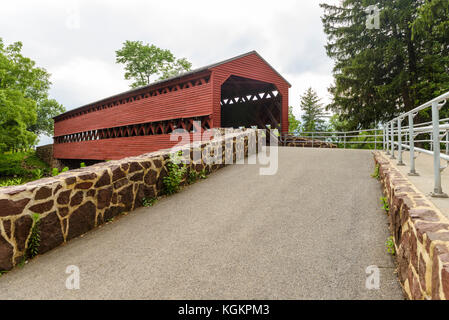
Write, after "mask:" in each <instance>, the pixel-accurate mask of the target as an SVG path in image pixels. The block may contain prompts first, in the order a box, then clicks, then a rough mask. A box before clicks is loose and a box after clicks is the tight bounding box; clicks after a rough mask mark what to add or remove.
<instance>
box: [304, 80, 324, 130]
mask: <svg viewBox="0 0 449 320" xmlns="http://www.w3.org/2000/svg"><path fill="white" fill-rule="evenodd" d="M320 100H321V99H320V98H318V95H317V93H316V92H315V91H314V90H313V89H312V88H309V89H307V90H306V92H305V93H304V94H303V95H302V96H301V109H302V110H303V112H304V114H303V116H302V123H303V130H304V131H305V132H315V131H325V130H326V122H325V120H324V117H325V115H326V114H325V110H324V107H323V105H322V104H321V103H320Z"/></svg>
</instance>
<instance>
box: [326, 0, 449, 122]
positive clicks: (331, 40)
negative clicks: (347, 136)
mask: <svg viewBox="0 0 449 320" xmlns="http://www.w3.org/2000/svg"><path fill="white" fill-rule="evenodd" d="M444 1H445V2H446V3H447V0H443V1H441V2H444ZM432 2H434V1H425V0H378V1H377V0H376V1H374V0H344V1H342V2H341V3H340V4H339V5H329V4H321V7H322V8H323V9H324V15H323V17H322V21H323V25H324V31H325V33H326V34H327V36H328V43H327V45H326V51H327V54H328V56H329V57H331V58H333V59H334V60H335V65H334V71H333V72H334V78H335V83H334V85H333V86H331V88H330V90H329V91H330V93H331V94H332V96H333V102H332V103H331V104H330V105H329V106H328V108H329V109H331V110H333V111H335V112H336V113H339V114H340V116H341V118H342V119H344V120H349V123H350V124H351V125H352V126H353V127H352V128H353V129H356V128H367V127H371V126H373V125H375V124H377V123H380V122H382V121H385V120H390V119H391V118H392V117H393V116H395V115H397V114H398V113H400V112H403V111H409V110H411V109H413V108H414V107H416V106H418V105H419V104H421V103H423V102H425V101H427V100H430V99H432V98H433V97H435V96H437V95H439V94H441V93H442V92H445V91H447V90H449V73H448V72H447V71H448V63H447V58H446V57H447V49H448V45H447V43H448V40H447V39H449V38H448V37H446V38H445V39H444V37H443V31H442V30H446V23H445V22H447V14H446V15H444V12H446V11H444V10H445V9H444V6H443V9H441V8H440V9H439V10H434V11H433V12H434V13H435V14H436V15H437V21H440V22H441V23H438V27H436V26H431V27H429V26H428V24H427V23H428V22H419V23H418V22H416V21H421V19H424V18H423V16H424V12H425V11H426V10H425V6H430V7H432V6H433V5H431V4H429V3H432ZM436 2H440V1H439V0H435V3H436ZM373 4H377V6H378V7H379V8H380V9H381V11H380V28H379V29H376V28H374V29H368V28H367V27H366V20H367V13H366V8H367V7H368V6H369V5H373ZM429 10H430V9H429ZM426 20H428V19H424V20H423V21H426ZM418 24H419V25H420V27H418ZM414 25H416V27H415V29H416V31H415V33H413V30H412V29H413V26H414ZM426 25H427V27H423V26H426ZM429 28H430V29H432V28H435V29H438V30H439V31H435V30H434V31H431V30H427V32H424V30H423V29H429ZM444 32H445V31H444ZM443 53H446V55H445V57H443V56H442V54H443ZM420 116H421V117H424V118H425V117H426V115H420Z"/></svg>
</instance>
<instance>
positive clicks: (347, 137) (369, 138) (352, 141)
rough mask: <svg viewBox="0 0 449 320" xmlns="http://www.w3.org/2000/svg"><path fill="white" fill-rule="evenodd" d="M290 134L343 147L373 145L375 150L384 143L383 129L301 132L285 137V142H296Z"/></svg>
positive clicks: (313, 141)
mask: <svg viewBox="0 0 449 320" xmlns="http://www.w3.org/2000/svg"><path fill="white" fill-rule="evenodd" d="M289 136H292V137H294V138H304V139H310V140H311V144H312V147H313V144H314V143H316V142H317V141H323V142H328V143H333V144H336V145H339V146H341V147H343V148H345V149H346V148H347V147H348V146H354V145H355V146H357V145H363V146H366V145H372V146H373V148H374V149H375V150H377V149H379V148H380V147H381V146H382V145H383V142H384V141H383V130H382V129H368V130H354V131H346V132H344V131H341V132H340V131H332V132H326V131H322V132H301V134H300V135H298V136H297V135H295V134H292V135H288V136H284V137H283V140H282V141H283V142H294V138H293V139H291V141H290V140H289Z"/></svg>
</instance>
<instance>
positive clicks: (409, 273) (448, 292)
mask: <svg viewBox="0 0 449 320" xmlns="http://www.w3.org/2000/svg"><path fill="white" fill-rule="evenodd" d="M374 159H375V163H376V164H377V165H379V174H380V180H381V182H382V185H383V188H384V194H385V195H386V196H387V197H388V200H389V205H390V210H389V220H390V228H391V232H392V234H393V237H394V241H395V245H396V258H397V265H398V276H399V279H400V281H401V283H402V285H403V288H404V291H405V293H406V294H407V296H408V298H409V299H417V300H419V299H435V300H440V299H441V300H447V299H449V219H448V218H446V217H445V216H444V215H443V214H442V213H441V212H440V211H439V210H438V209H437V208H436V207H435V206H434V205H433V204H432V203H431V202H430V201H429V200H428V199H427V198H426V196H425V195H424V194H422V193H421V192H420V191H418V190H417V189H416V188H415V186H414V185H413V184H412V183H411V182H410V181H409V180H408V179H407V178H406V177H404V176H403V175H402V174H401V173H400V172H399V170H398V169H397V168H396V167H395V166H394V165H393V164H391V163H390V162H389V160H388V159H387V158H386V157H385V156H384V155H383V154H381V153H380V152H375V153H374Z"/></svg>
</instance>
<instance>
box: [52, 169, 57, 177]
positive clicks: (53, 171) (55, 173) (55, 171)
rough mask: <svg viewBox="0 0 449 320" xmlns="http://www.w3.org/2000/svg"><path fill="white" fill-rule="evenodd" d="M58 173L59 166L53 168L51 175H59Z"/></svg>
mask: <svg viewBox="0 0 449 320" xmlns="http://www.w3.org/2000/svg"><path fill="white" fill-rule="evenodd" d="M58 174H59V169H58V168H53V169H51V175H52V176H53V177H55V176H57V175H58Z"/></svg>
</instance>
